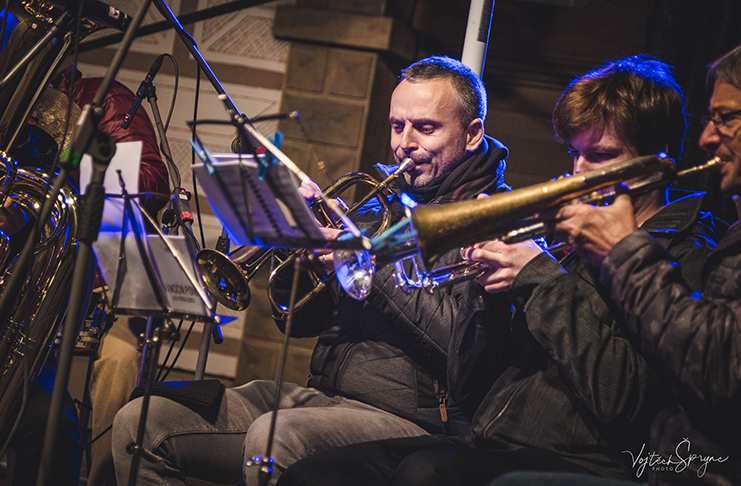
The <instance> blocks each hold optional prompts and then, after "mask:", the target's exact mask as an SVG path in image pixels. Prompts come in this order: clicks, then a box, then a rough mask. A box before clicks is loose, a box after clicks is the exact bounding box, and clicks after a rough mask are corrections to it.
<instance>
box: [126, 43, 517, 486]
mask: <svg viewBox="0 0 741 486" xmlns="http://www.w3.org/2000/svg"><path fill="white" fill-rule="evenodd" d="M486 102H487V99H486V91H485V89H484V86H483V83H482V82H481V80H480V79H479V78H478V76H476V74H474V73H473V72H472V71H471V70H470V69H469V68H467V67H466V66H464V65H463V64H461V63H460V61H457V60H454V59H451V58H447V57H437V56H436V57H431V58H426V59H423V60H421V61H419V62H417V63H415V64H413V65H411V66H409V67H408V68H406V69H404V70H403V71H402V76H401V80H400V82H399V84H398V85H397V87H396V89H395V90H394V92H393V94H392V97H391V103H390V109H389V121H390V125H391V126H390V128H391V148H392V152H393V156H394V159H395V162H396V163H397V164H399V163H401V161H402V160H404V159H406V158H411V159H412V160H413V161H414V163H415V167H414V168H413V169H412V170H410V171H409V172H407V173H405V174H404V176H403V178H399V179H397V180H396V181H395V183H394V184H393V185H392V192H393V195H392V196H391V197H390V200H389V203H390V205H391V209H392V212H393V214H394V216H395V217H396V218H398V217H400V216H401V215H402V214H403V207H402V205H401V203H400V195H401V193H402V192H404V193H405V194H407V195H408V196H410V197H411V198H413V199H415V200H416V201H418V202H421V203H434V204H438V203H445V202H452V201H457V200H462V199H468V198H473V197H475V196H476V195H477V194H479V193H481V192H496V191H501V190H507V189H508V188H507V186H506V185H505V184H504V181H503V177H504V169H505V163H504V159H505V158H506V157H507V149H506V148H505V147H504V146H503V145H501V144H500V143H499V142H497V141H496V140H494V139H493V138H490V137H488V136H486V135H485V134H484V118H485V116H486V111H487V110H486ZM395 168H396V166H379V169H380V170H382V171H383V172H384V173H386V174H389V173H391V172H392V171H394V170H395ZM378 206H380V204H378V203H377V202H376V201H375V200H374V201H372V202H370V203H369V204H368V206H366V207H364V208H363V210H362V211H361V213H362V214H360V215H359V216H358V224H360V225H361V226H363V227H368V226H374V225H377V224H378V220H379V218H380V215H378V209H379V208H378ZM324 259H325V257H324V255H323V256H322V260H324ZM457 260H460V255H459V253H458V251H454V252H451V253H450V254H449V255H446V256H445V257H444V258H443V259H442V262H441V264H445V263H452V262H453V261H457ZM393 270H394V269H393V268H392V266H389V267H388V268H381V269H379V270H378V272H377V273H376V276H375V278H374V284H373V289H372V291H371V293H370V295H369V296H368V297H367V298H366V299H365V300H363V301H356V300H354V299H352V298H351V297H349V296H348V295H346V294H345V293H344V292H343V291H341V290H340V289H338V288H337V286H336V285H333V287H332V288H331V289H329V291H327V292H325V293H323V294H320V295H319V296H317V297H316V298H315V300H313V301H311V302H309V303H308V304H307V305H305V306H304V307H302V308H301V309H300V310H298V311H297V312H296V314H295V316H294V319H295V322H294V324H293V326H294V327H293V329H294V332H293V334H294V335H295V336H318V342H317V344H316V346H315V348H314V351H313V354H312V360H311V376H310V378H309V382H308V385H309V386H308V387H301V386H298V385H295V384H291V383H286V384H284V385H283V388H282V392H281V401H280V408H281V410H280V412H279V413H278V415H277V424H276V427H275V437H274V442H273V450H272V456H273V457H274V458H275V462H276V471H275V473H274V474H273V476H272V479H273V480H275V479H277V477H278V475H279V474H280V472H281V470H282V469H283V468H286V467H288V466H289V465H290V464H292V463H293V462H295V461H297V460H299V459H301V458H302V457H305V456H307V455H308V454H311V453H314V452H316V451H321V450H326V449H329V448H334V447H339V446H342V445H346V444H352V443H357V442H365V441H369V440H376V439H381V438H388V437H410V436H420V435H428V434H430V433H456V432H462V431H467V430H468V420H469V418H470V417H465V416H464V414H462V413H461V412H459V411H458V410H457V407H456V406H455V404H454V403H451V402H449V401H448V396H447V395H448V394H447V391H446V383H445V375H446V351H447V348H448V339H449V337H450V330H451V325H452V322H453V319H454V316H455V313H456V311H457V309H458V304H459V299H460V296H461V292H462V290H463V288H464V287H465V285H460V286H452V287H447V288H443V289H436V290H435V291H434V292H433V293H431V294H429V293H427V292H426V291H425V290H417V291H414V292H412V293H410V294H406V293H404V292H403V291H402V290H400V289H398V288H397V287H396V282H395V279H394V275H393V273H394V272H393ZM288 273H292V272H288ZM501 304H502V305H500V306H499V307H497V308H496V309H492V310H491V313H490V318H491V319H500V318H501V319H502V320H506V321H507V322H509V318H510V306H509V305H508V304H507V303H506V302H504V299H501ZM496 311H498V312H499V314H500V315H501V317H499V316H498V315H496V314H495V312H496ZM278 324H279V326H282V325H283V323H282V322H279V323H278ZM281 328H282V327H281ZM275 392H276V383H275V382H273V381H253V382H250V383H248V384H246V385H242V386H239V387H236V388H232V389H228V390H226V392H225V393H224V395H223V397H222V399H221V403H220V407H219V408H218V409H217V410H214V411H213V412H214V413H213V414H208V413H205V414H199V413H197V412H195V411H193V410H191V409H189V408H188V407H187V406H185V405H181V404H180V403H177V402H175V401H171V400H169V399H166V398H161V397H153V398H152V401H151V402H150V406H149V412H148V419H147V427H146V433H145V437H144V443H143V450H144V453H143V455H142V460H141V467H140V471H139V473H138V476H137V481H138V484H162V483H163V482H165V483H167V484H184V482H185V477H186V476H193V477H198V478H200V479H204V480H208V481H216V482H222V483H232V484H233V483H236V482H240V481H242V480H244V481H245V482H246V483H247V484H255V483H256V482H257V481H258V468H257V467H250V466H249V465H247V464H248V462H249V461H251V459H252V458H253V457H254V456H256V455H262V454H264V453H265V451H266V447H267V442H268V434H269V428H270V421H271V418H272V415H271V413H270V412H271V411H272V409H273V404H274V397H275ZM140 410H141V402H140V401H139V400H136V401H133V402H131V403H129V404H128V405H127V406H125V407H124V408H123V409H122V410H121V411H120V412H119V413H118V414H117V416H116V420H115V422H114V429H113V432H114V434H113V442H114V444H113V453H114V460H115V463H116V475H117V479H118V483H119V484H126V483H127V482H128V480H129V468H130V465H131V454H130V453H129V452H128V450H127V447H128V446H129V444H131V443H133V442H134V440H135V437H136V431H137V425H138V421H139V412H140ZM243 469H244V470H243Z"/></svg>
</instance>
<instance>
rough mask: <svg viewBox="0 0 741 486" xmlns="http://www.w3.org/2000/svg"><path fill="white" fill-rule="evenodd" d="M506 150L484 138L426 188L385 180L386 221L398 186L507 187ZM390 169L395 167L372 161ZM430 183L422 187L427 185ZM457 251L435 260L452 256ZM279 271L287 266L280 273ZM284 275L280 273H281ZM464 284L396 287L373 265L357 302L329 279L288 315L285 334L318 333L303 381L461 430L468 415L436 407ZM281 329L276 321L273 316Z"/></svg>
mask: <svg viewBox="0 0 741 486" xmlns="http://www.w3.org/2000/svg"><path fill="white" fill-rule="evenodd" d="M506 156H507V149H506V148H505V147H504V146H503V145H501V144H500V143H499V142H497V141H496V140H494V139H493V138H490V137H486V138H485V139H484V141H483V142H482V144H481V146H480V147H479V149H478V150H476V151H475V152H473V153H472V154H471V155H470V156H469V157H468V158H467V159H466V160H465V161H463V162H462V163H461V165H459V166H458V167H456V168H455V169H453V170H452V171H451V172H449V173H448V174H447V176H446V177H444V178H442V180H440V181H437V182H435V183H434V184H432V185H430V186H426V188H421V189H418V188H410V187H409V186H406V185H405V184H404V183H403V182H399V179H397V183H396V184H393V186H392V190H393V195H392V196H391V197H390V198H389V203H390V207H391V210H392V214H393V215H394V220H398V219H400V218H401V217H402V216H403V214H404V208H403V206H402V204H401V202H400V194H401V191H402V189H401V188H402V187H404V189H405V191H406V192H407V193H409V194H410V195H411V196H412V197H413V198H415V199H418V200H419V201H420V202H426V203H430V204H442V203H445V202H452V201H456V200H462V199H467V198H475V197H476V195H477V194H478V193H480V192H495V191H502V190H507V189H508V187H507V186H506V185H505V184H504V180H503V178H504V168H505V163H504V159H505V158H506ZM379 168H380V169H381V170H382V171H384V172H385V173H390V171H393V169H395V167H385V166H381V167H379ZM431 187H432V188H434V189H432V190H430V188H431ZM379 210H380V204H379V203H378V202H377V201H376V200H372V201H370V202H369V203H368V204H367V205H366V206H364V207H363V208H362V209H361V210H360V211H358V214H357V218H354V219H355V222H356V224H358V226H359V227H361V228H367V227H375V226H378V225H379V224H380V222H379V216H378V212H379ZM459 259H460V255H459V254H458V251H454V252H450V253H449V254H447V255H445V256H444V257H443V258H442V259H441V261H440V262H438V265H446V264H450V263H453V262H455V261H459ZM284 273H285V275H286V276H288V275H292V274H293V272H292V271H286V272H284ZM284 278H285V277H284ZM289 281H290V279H288V278H285V280H284V281H283V282H282V284H281V285H280V292H279V291H278V290H279V289H278V286H276V289H275V290H276V291H275V295H276V296H278V299H277V300H278V302H287V301H288V298H287V296H288V291H289V289H290V285H289ZM464 287H465V284H459V285H453V286H448V287H445V288H438V289H435V290H434V291H433V292H432V293H431V294H430V293H428V292H427V291H425V290H416V291H413V292H411V293H409V294H406V293H404V292H403V291H402V290H401V289H399V288H398V287H397V285H396V280H395V278H394V268H393V266H392V265H387V266H386V267H383V268H380V269H377V272H376V274H375V276H374V278H373V289H372V291H371V293H370V295H369V296H368V297H367V298H366V299H365V300H363V301H356V300H354V299H352V298H351V297H349V296H348V295H347V294H346V293H345V292H344V291H343V290H341V289H340V288H339V286H338V285H337V284H336V282H334V283H333V284H332V286H331V288H330V291H328V292H323V293H322V294H320V295H319V296H317V297H315V298H314V299H313V300H312V301H310V302H309V303H308V304H307V305H305V306H303V307H302V308H301V309H300V310H298V311H297V312H295V314H294V325H293V330H292V335H294V336H296V337H311V336H318V337H319V339H318V341H317V344H316V346H315V347H314V351H313V354H312V358H311V376H310V378H309V381H308V385H309V386H311V387H314V388H316V389H318V390H321V391H323V392H325V393H328V394H338V395H342V396H344V397H348V398H352V399H355V400H359V401H361V402H364V403H367V404H369V405H373V406H375V407H378V408H380V409H383V410H386V411H389V412H391V413H393V414H395V415H398V416H400V417H402V418H405V419H407V420H410V421H412V422H415V423H417V424H418V425H420V426H421V427H423V428H425V429H426V430H428V431H429V432H431V433H465V432H466V431H467V429H468V421H469V420H470V417H468V419H465V418H464V417H462V416H461V415H460V414H459V413H457V411H456V408H455V407H454V406H450V407H449V414H448V415H449V421H448V423H444V422H443V421H442V419H441V413H440V411H439V403H440V400H445V399H446V398H445V389H444V386H445V373H446V360H447V348H448V341H449V338H450V333H451V327H452V324H453V319H454V316H455V313H456V310H457V309H458V303H459V300H460V297H461V293H462V291H463V288H464ZM276 322H277V324H278V326H279V327H281V330H282V329H283V325H284V322H282V321H276Z"/></svg>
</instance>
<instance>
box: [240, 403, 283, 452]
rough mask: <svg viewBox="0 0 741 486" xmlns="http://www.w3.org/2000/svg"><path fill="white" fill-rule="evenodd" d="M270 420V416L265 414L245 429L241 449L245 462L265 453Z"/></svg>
mask: <svg viewBox="0 0 741 486" xmlns="http://www.w3.org/2000/svg"><path fill="white" fill-rule="evenodd" d="M270 420H271V414H269V413H266V414H264V415H261V416H259V417H258V418H257V419H255V421H254V422H252V424H250V427H249V429H247V433H246V434H245V437H244V446H243V448H242V453H243V455H244V460H245V462H246V461H249V460H250V459H252V458H254V457H255V456H262V455H263V454H264V453H265V450H266V449H267V445H268V434H269V433H270ZM276 429H277V428H276ZM274 445H275V443H274Z"/></svg>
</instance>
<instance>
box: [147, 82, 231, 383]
mask: <svg viewBox="0 0 741 486" xmlns="http://www.w3.org/2000/svg"><path fill="white" fill-rule="evenodd" d="M146 96H147V101H148V102H149V105H150V108H151V109H152V118H153V119H154V125H155V126H156V127H157V133H158V134H159V139H160V151H161V152H162V155H163V156H164V157H165V159H167V162H168V164H169V165H168V167H170V168H172V167H175V162H174V161H173V159H172V153H171V152H170V144H169V142H168V141H167V134H166V133H165V126H164V124H163V123H162V115H161V113H160V109H159V106H158V104H157V88H155V86H154V80H152V83H150V84H149V86H148V87H147V92H146ZM173 172H174V170H172V169H171V173H170V179H172V185H173V186H174V189H173V191H172V201H173V203H172V205H173V206H174V208H175V210H174V213H175V217H176V218H177V225H175V234H177V228H178V227H182V228H183V231H184V232H185V233H186V234H187V236H188V237H189V240H190V241H191V243H192V244H193V246H194V247H195V250H196V252H198V251H200V249H201V248H200V245H199V244H198V240H196V237H195V236H194V235H193V229H192V224H193V213H192V212H191V210H190V202H189V201H190V193H189V192H188V191H186V190H185V189H183V188H182V187H180V180H179V179H180V178H179V177H177V180H176V178H175V177H173V174H172V173H173ZM163 233H165V234H167V228H165V230H164V231H163ZM222 236H223V235H222ZM219 240H221V237H220V238H219ZM227 244H228V243H227ZM211 337H213V339H214V341H215V342H216V344H219V343H221V342H222V341H223V340H224V338H223V337H222V335H221V330H220V328H219V324H218V321H217V320H216V319H214V320H207V321H205V322H204V323H203V333H202V335H201V345H200V348H199V351H198V361H197V363H196V369H195V379H196V380H202V379H203V378H204V376H205V374H206V360H207V359H208V350H209V347H210V346H211ZM145 346H146V343H145ZM145 353H146V349H143V350H142V362H143V361H144V359H145V358H144V356H146V354H145ZM141 377H142V374H141V371H140V378H141Z"/></svg>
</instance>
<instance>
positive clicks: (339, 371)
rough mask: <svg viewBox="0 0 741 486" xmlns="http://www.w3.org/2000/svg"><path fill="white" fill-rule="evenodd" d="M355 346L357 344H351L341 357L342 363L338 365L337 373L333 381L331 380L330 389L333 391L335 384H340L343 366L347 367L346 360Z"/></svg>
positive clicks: (335, 388)
mask: <svg viewBox="0 0 741 486" xmlns="http://www.w3.org/2000/svg"><path fill="white" fill-rule="evenodd" d="M357 345H358V343H353V344H351V345H350V347H349V348H347V351H345V354H344V355H343V356H342V361H340V365H339V366H338V367H337V373H335V375H334V380H332V388H333V389H334V390H337V384H338V383H339V382H340V375H341V374H342V372H343V371H344V369H345V365H347V359H348V357H349V356H350V353H352V352H353V350H354V349H355V347H356V346H357Z"/></svg>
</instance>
